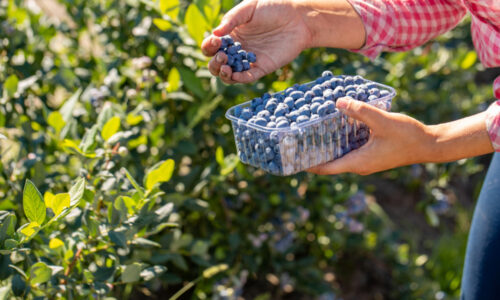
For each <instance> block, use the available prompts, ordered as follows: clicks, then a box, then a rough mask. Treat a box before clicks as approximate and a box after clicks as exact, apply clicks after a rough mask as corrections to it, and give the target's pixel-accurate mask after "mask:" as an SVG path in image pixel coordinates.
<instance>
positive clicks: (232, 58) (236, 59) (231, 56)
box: [219, 35, 257, 72]
mask: <svg viewBox="0 0 500 300" xmlns="http://www.w3.org/2000/svg"><path fill="white" fill-rule="evenodd" d="M221 41H222V43H221V47H220V49H219V51H222V52H224V53H225V54H226V55H227V64H228V65H229V66H230V67H231V69H232V70H233V72H242V71H247V70H250V67H251V66H250V63H254V62H256V61H257V56H256V55H255V53H253V52H247V51H245V50H244V49H242V48H241V43H240V42H235V41H234V40H233V38H232V37H231V36H229V35H226V36H223V37H221Z"/></svg>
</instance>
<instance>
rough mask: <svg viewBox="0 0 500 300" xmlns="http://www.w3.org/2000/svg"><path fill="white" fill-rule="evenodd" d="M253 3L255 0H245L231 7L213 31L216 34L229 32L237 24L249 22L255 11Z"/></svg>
mask: <svg viewBox="0 0 500 300" xmlns="http://www.w3.org/2000/svg"><path fill="white" fill-rule="evenodd" d="M255 5H256V1H254V0H246V1H243V2H241V3H240V4H238V5H237V6H235V7H233V8H232V9H231V10H230V11H228V12H227V13H226V14H225V15H224V17H223V18H222V21H221V23H220V25H219V26H218V27H217V28H215V29H214V31H213V33H214V34H215V35H217V36H223V35H226V34H230V33H231V31H233V29H234V28H236V27H237V26H239V25H242V24H245V23H247V22H249V21H250V20H251V19H252V16H253V13H254V11H255Z"/></svg>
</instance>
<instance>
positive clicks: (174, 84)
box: [167, 68, 181, 93]
mask: <svg viewBox="0 0 500 300" xmlns="http://www.w3.org/2000/svg"><path fill="white" fill-rule="evenodd" d="M180 81H181V74H180V73H179V70H177V69H176V68H172V69H170V72H169V73H168V78H167V82H168V85H167V92H169V93H171V92H175V91H177V90H178V89H179V86H180Z"/></svg>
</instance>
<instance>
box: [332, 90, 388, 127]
mask: <svg viewBox="0 0 500 300" xmlns="http://www.w3.org/2000/svg"><path fill="white" fill-rule="evenodd" d="M335 106H336V107H337V108H338V109H339V110H340V111H342V112H343V113H344V114H346V115H348V116H349V117H352V118H354V119H356V120H358V121H361V122H363V123H365V124H366V125H368V127H370V128H371V129H374V130H377V128H383V127H384V125H383V123H385V120H386V117H387V116H386V114H387V112H385V111H383V110H381V109H379V108H376V107H375V106H373V105H370V104H368V103H365V102H363V101H358V100H354V99H352V98H350V97H343V98H340V99H338V100H337V103H336V105H335Z"/></svg>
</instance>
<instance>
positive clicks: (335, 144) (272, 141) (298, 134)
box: [226, 80, 396, 176]
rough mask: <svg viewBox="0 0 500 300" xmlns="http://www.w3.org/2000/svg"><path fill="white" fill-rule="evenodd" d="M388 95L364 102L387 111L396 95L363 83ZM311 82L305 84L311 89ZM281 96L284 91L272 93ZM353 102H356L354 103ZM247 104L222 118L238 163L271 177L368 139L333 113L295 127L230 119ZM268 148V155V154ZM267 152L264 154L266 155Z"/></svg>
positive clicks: (360, 127)
mask: <svg viewBox="0 0 500 300" xmlns="http://www.w3.org/2000/svg"><path fill="white" fill-rule="evenodd" d="M365 82H366V83H371V84H374V85H375V86H376V87H377V88H379V89H380V90H386V91H388V92H389V93H388V94H387V95H385V96H383V97H379V98H377V99H375V100H372V101H369V102H367V103H368V104H370V105H373V106H375V107H378V108H380V109H383V110H385V111H389V110H390V108H391V102H392V98H394V96H395V95H396V92H395V90H394V89H393V88H392V87H389V86H386V85H383V84H380V83H376V82H373V81H369V80H365ZM313 85H314V82H310V83H306V84H305V86H307V87H311V86H313ZM278 94H282V95H284V91H281V92H278V93H274V94H272V95H271V96H277V95H278ZM356 101H357V100H356ZM250 105H251V101H248V102H245V103H242V104H239V105H236V106H233V107H231V108H230V109H229V110H228V111H227V112H226V118H228V119H229V120H231V122H232V126H233V132H234V138H235V142H236V147H237V150H238V156H239V158H240V160H241V162H243V163H245V164H249V165H251V166H254V167H257V168H261V169H263V170H264V171H266V172H269V173H271V174H274V175H280V176H286V175H292V174H295V173H298V172H300V171H303V170H306V169H308V168H311V167H314V166H317V165H320V164H323V163H326V162H329V161H332V160H335V159H337V158H340V157H342V156H343V155H345V154H347V153H349V152H350V151H351V150H354V149H357V148H359V147H361V146H362V145H364V144H365V143H366V142H367V141H368V138H369V136H370V129H369V128H368V127H367V126H366V124H364V123H362V122H360V121H357V120H354V119H352V118H350V117H348V116H347V115H345V114H343V113H342V112H340V111H338V110H336V112H334V113H332V114H329V115H326V116H323V117H320V118H318V119H314V120H309V121H307V122H304V123H301V124H298V125H297V126H296V127H287V128H266V127H264V126H259V125H257V124H254V123H249V122H248V121H245V120H243V119H240V118H237V117H235V115H234V110H235V109H236V107H238V106H239V107H241V108H242V109H243V108H246V107H249V106H250ZM269 148H270V149H272V151H269ZM266 150H267V151H266Z"/></svg>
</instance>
